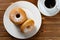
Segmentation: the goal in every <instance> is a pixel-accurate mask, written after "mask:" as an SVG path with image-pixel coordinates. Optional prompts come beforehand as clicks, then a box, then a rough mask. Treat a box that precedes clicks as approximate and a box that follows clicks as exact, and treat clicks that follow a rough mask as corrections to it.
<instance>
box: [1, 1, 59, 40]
mask: <svg viewBox="0 0 60 40" xmlns="http://www.w3.org/2000/svg"><path fill="white" fill-rule="evenodd" d="M16 1H20V0H0V40H19V39H16V38H14V37H12V36H11V35H9V34H8V33H7V31H6V30H5V28H4V25H3V16H4V12H5V10H6V8H7V7H8V6H9V5H11V4H12V3H14V2H16ZM26 1H29V2H32V3H33V4H34V5H36V6H37V1H38V0H26ZM59 13H60V12H59ZM59 13H58V14H57V15H55V16H53V17H46V16H43V15H42V25H41V28H40V30H39V32H38V33H37V34H36V35H35V36H33V37H31V38H29V39H26V40H60V14H59Z"/></svg>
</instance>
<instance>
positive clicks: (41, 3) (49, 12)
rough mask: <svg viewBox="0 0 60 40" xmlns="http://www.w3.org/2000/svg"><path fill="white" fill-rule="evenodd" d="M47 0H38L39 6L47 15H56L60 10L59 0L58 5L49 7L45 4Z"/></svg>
mask: <svg viewBox="0 0 60 40" xmlns="http://www.w3.org/2000/svg"><path fill="white" fill-rule="evenodd" d="M44 2H45V0H38V4H37V5H38V8H39V10H40V12H41V13H42V14H43V15H45V16H54V15H56V14H57V13H58V12H59V9H58V8H59V7H58V6H59V0H56V5H55V6H54V7H53V8H47V7H46V6H45V4H44Z"/></svg>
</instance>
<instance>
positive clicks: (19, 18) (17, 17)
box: [9, 7, 27, 25]
mask: <svg viewBox="0 0 60 40" xmlns="http://www.w3.org/2000/svg"><path fill="white" fill-rule="evenodd" d="M9 18H10V20H11V21H12V22H13V23H15V24H17V25H18V24H22V23H23V22H24V21H26V20H27V16H26V13H25V11H24V10H23V9H21V8H19V7H15V8H14V9H12V10H11V12H10V14H9Z"/></svg>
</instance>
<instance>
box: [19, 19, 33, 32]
mask: <svg viewBox="0 0 60 40" xmlns="http://www.w3.org/2000/svg"><path fill="white" fill-rule="evenodd" d="M33 28H34V21H33V20H32V19H28V20H26V21H25V22H24V23H23V24H22V25H21V26H20V30H21V32H23V33H28V32H31V31H32V30H33Z"/></svg>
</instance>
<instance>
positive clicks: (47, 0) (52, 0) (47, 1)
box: [44, 0, 56, 8]
mask: <svg viewBox="0 0 60 40" xmlns="http://www.w3.org/2000/svg"><path fill="white" fill-rule="evenodd" d="M44 4H45V6H46V7H47V8H53V7H54V6H55V4H56V1H55V0H45V3H44Z"/></svg>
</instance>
